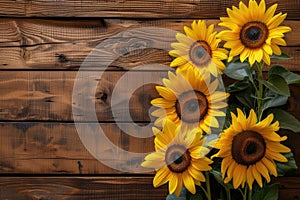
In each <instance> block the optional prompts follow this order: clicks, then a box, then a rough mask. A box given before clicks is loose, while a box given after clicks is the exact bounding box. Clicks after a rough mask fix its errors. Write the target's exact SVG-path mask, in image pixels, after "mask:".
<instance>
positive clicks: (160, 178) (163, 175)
mask: <svg viewBox="0 0 300 200" xmlns="http://www.w3.org/2000/svg"><path fill="white" fill-rule="evenodd" d="M170 178H171V173H170V172H169V170H168V167H167V166H165V167H164V168H162V169H160V170H158V171H157V172H156V175H155V176H154V179H153V186H154V187H159V186H161V185H163V184H165V183H167V182H168V181H169V180H170Z"/></svg>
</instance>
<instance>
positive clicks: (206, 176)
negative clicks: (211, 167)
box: [205, 172, 211, 200]
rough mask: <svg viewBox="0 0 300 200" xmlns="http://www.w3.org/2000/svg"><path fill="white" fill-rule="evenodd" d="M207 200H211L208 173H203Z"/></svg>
mask: <svg viewBox="0 0 300 200" xmlns="http://www.w3.org/2000/svg"><path fill="white" fill-rule="evenodd" d="M205 178H206V192H207V200H211V191H210V180H209V172H205Z"/></svg>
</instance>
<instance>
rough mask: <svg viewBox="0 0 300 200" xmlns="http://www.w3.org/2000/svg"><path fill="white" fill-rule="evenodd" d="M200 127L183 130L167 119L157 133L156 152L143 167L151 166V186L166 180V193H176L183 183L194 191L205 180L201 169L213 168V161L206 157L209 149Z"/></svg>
mask: <svg viewBox="0 0 300 200" xmlns="http://www.w3.org/2000/svg"><path fill="white" fill-rule="evenodd" d="M205 142H206V140H205V138H203V137H202V134H201V133H200V132H199V130H197V129H194V130H190V131H187V130H185V131H183V130H182V129H180V127H179V126H177V125H176V124H174V123H173V122H172V121H170V120H166V122H165V124H164V127H163V129H162V131H161V132H158V133H156V137H155V140H154V143H155V152H153V153H151V154H149V155H147V156H146V157H145V161H144V162H143V163H142V166H143V167H147V168H154V169H155V170H156V175H155V177H154V179H153V185H154V187H159V186H161V185H163V184H165V183H167V182H169V193H170V194H173V193H174V194H175V195H177V196H179V193H180V191H181V189H182V186H185V188H187V189H188V190H189V191H190V192H191V193H193V194H195V193H196V188H195V184H196V185H200V184H201V183H200V182H205V177H204V175H203V173H202V171H208V170H211V169H212V168H211V167H210V166H209V164H211V163H212V160H210V159H209V158H207V157H205V155H206V154H207V153H208V152H209V149H208V148H206V147H204V146H203V145H204V144H205Z"/></svg>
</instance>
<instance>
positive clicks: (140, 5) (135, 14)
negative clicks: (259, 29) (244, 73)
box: [0, 0, 300, 19]
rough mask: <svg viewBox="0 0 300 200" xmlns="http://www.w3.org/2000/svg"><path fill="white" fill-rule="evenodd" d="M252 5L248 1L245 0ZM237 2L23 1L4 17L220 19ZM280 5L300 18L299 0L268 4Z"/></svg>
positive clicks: (1, 8) (3, 8)
mask: <svg viewBox="0 0 300 200" xmlns="http://www.w3.org/2000/svg"><path fill="white" fill-rule="evenodd" d="M243 1H244V2H246V3H247V2H248V0H243ZM238 2H239V1H238V0H234V1H224V0H216V1H188V0H177V1H167V0H153V1H141V0H131V1H116V0H114V1H91V0H84V1H77V0H66V1H55V2H54V1H51V0H36V1H26V0H20V1H15V2H11V1H9V0H4V1H1V3H0V16H22V17H24V16H26V17H33V16H34V17H117V18H121V17H126V18H218V17H220V16H224V15H225V14H226V8H227V7H231V6H232V5H238ZM274 3H279V7H278V12H288V13H289V15H288V17H289V18H291V19H299V12H298V11H299V9H300V6H299V2H298V1H297V0H290V1H283V0H280V1H278V0H268V1H267V5H268V6H270V5H271V4H274Z"/></svg>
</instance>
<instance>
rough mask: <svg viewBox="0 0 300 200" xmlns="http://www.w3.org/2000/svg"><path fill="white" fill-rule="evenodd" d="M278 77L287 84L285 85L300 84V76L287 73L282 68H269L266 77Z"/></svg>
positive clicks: (276, 66)
mask: <svg viewBox="0 0 300 200" xmlns="http://www.w3.org/2000/svg"><path fill="white" fill-rule="evenodd" d="M274 74H276V75H279V76H281V77H282V78H284V80H285V81H286V82H287V84H294V83H300V76H299V75H298V74H295V73H293V72H290V71H288V70H287V69H285V68H284V67H282V66H279V65H275V66H273V67H271V68H270V70H269V72H268V75H269V76H272V75H274Z"/></svg>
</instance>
